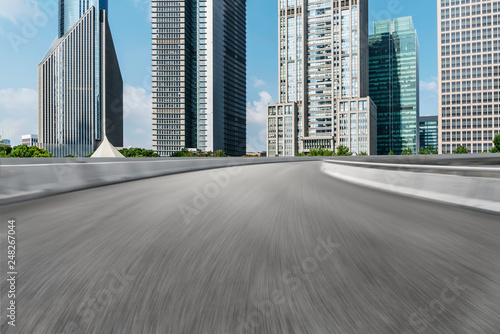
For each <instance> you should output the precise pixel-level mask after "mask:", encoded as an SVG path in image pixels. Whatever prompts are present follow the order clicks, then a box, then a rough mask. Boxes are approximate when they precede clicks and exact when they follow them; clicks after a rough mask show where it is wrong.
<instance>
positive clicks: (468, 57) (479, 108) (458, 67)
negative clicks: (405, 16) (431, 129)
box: [437, 0, 500, 153]
mask: <svg viewBox="0 0 500 334" xmlns="http://www.w3.org/2000/svg"><path fill="white" fill-rule="evenodd" d="M437 3H438V74H439V85H438V87H439V101H438V103H439V109H438V110H439V114H438V116H439V153H452V152H453V151H454V150H455V149H456V148H457V147H458V146H460V145H461V146H466V147H467V148H468V150H469V152H471V153H478V152H483V151H489V150H490V149H491V148H492V145H493V144H492V140H493V138H494V136H495V135H496V134H498V133H500V1H492V0H488V1H486V0H483V1H479V0H470V1H469V0H467V1H464V0H462V1H459V0H437Z"/></svg>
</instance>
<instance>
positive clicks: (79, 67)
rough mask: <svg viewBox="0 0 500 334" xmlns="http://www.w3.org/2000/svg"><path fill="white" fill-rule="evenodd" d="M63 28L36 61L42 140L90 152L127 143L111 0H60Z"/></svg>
mask: <svg viewBox="0 0 500 334" xmlns="http://www.w3.org/2000/svg"><path fill="white" fill-rule="evenodd" d="M58 23H59V34H58V37H57V38H56V39H55V40H54V42H53V43H52V45H51V47H50V48H49V50H48V51H47V53H46V55H45V57H44V58H43V60H42V62H41V63H40V64H39V66H38V114H39V115H38V135H39V144H38V145H39V146H40V147H43V148H45V149H47V150H48V151H49V152H51V153H52V154H53V155H54V156H56V157H63V156H66V155H75V156H80V157H81V156H86V155H88V154H89V153H92V152H94V151H95V150H96V149H97V147H98V146H99V145H100V143H101V142H102V141H103V139H104V136H106V137H107V138H108V140H109V141H110V143H111V144H113V145H114V146H117V147H121V146H123V81H122V76H121V72H120V66H119V64H118V58H117V56H116V51H115V47H114V43H113V38H112V36H111V31H110V27H109V23H108V1H107V0H90V1H83V0H59V22H58Z"/></svg>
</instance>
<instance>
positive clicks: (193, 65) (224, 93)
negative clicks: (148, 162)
mask: <svg viewBox="0 0 500 334" xmlns="http://www.w3.org/2000/svg"><path fill="white" fill-rule="evenodd" d="M183 148H197V149H201V150H203V151H216V150H223V151H224V152H226V153H227V154H228V155H232V156H240V155H244V154H245V153H246V0H176V1H172V0H153V149H154V150H155V151H156V152H157V153H158V154H159V155H160V156H169V155H171V154H172V153H174V152H176V151H180V150H181V149H183Z"/></svg>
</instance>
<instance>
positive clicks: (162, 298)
mask: <svg viewBox="0 0 500 334" xmlns="http://www.w3.org/2000/svg"><path fill="white" fill-rule="evenodd" d="M320 167H321V163H320V162H300V163H288V164H272V165H259V166H248V167H240V168H239V169H230V170H228V169H218V170H213V171H202V172H194V173H186V174H178V175H171V176H166V177H159V178H154V179H147V180H141V181H135V182H129V183H122V184H117V185H112V186H107V187H101V188H95V189H88V190H83V191H79V192H73V193H69V194H64V195H58V196H54V197H49V198H44V199H39V200H34V201H30V202H25V203H19V204H14V205H8V206H2V207H0V216H1V217H0V218H1V231H0V233H1V256H2V259H1V260H2V291H1V297H2V305H1V321H2V323H1V324H2V327H1V329H2V331H1V332H2V333H50V334H57V333H134V334H135V333H162V334H163V333H169V334H170V333H173V334H176V333H186V334H195V333H208V334H211V333H213V334H239V333H256V334H257V333H259V334H262V333H290V334H291V333H297V334H298V333H304V334H306V333H307V334H322V333H369V334H374V333H381V334H388V333H440V334H447V333H449V334H460V333H490V334H498V333H500V219H499V216H497V215H492V214H486V213H482V212H477V211H471V210H467V209H463V208H459V207H453V206H446V205H442V204H437V203H432V202H427V201H423V200H417V199H412V198H406V197H403V196H399V195H394V194H391V193H386V192H382V191H377V190H372V189H367V188H363V187H359V186H355V185H351V184H348V183H344V182H341V181H338V180H336V179H333V178H331V177H329V176H327V175H325V174H323V173H321V172H320ZM9 218H14V219H15V220H16V236H17V242H18V245H17V246H18V248H17V254H16V259H17V268H16V269H17V272H18V274H17V277H16V289H17V291H16V299H15V300H16V327H15V328H14V327H12V326H9V325H7V318H6V315H7V314H6V311H7V307H8V304H7V303H8V302H9V300H8V298H7V297H6V296H7V293H8V291H7V290H8V289H9V286H8V285H7V284H6V271H7V270H6V268H7V264H6V261H7V259H6V253H7V244H6V239H7V238H6V234H7V220H8V219H9Z"/></svg>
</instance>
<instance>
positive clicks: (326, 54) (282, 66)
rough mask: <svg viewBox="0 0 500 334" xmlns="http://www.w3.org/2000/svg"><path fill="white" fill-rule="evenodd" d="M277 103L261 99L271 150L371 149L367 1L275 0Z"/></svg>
mask: <svg viewBox="0 0 500 334" xmlns="http://www.w3.org/2000/svg"><path fill="white" fill-rule="evenodd" d="M278 5H279V18H278V19H279V26H278V29H279V83H280V84H279V85H280V86H279V91H280V95H279V103H278V104H273V105H269V106H268V124H267V133H268V138H267V150H268V154H269V155H270V156H274V155H279V156H291V155H292V156H293V155H295V154H297V153H305V152H308V151H310V150H311V149H314V148H324V149H328V150H336V148H337V147H338V146H341V145H342V146H346V147H348V148H349V149H350V150H351V152H353V153H368V154H375V153H376V106H375V104H374V103H373V102H372V101H371V99H370V97H368V0H360V1H358V0H351V1H349V0H342V1H341V0H334V1H332V0H294V1H292V0H290V1H285V0H278Z"/></svg>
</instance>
